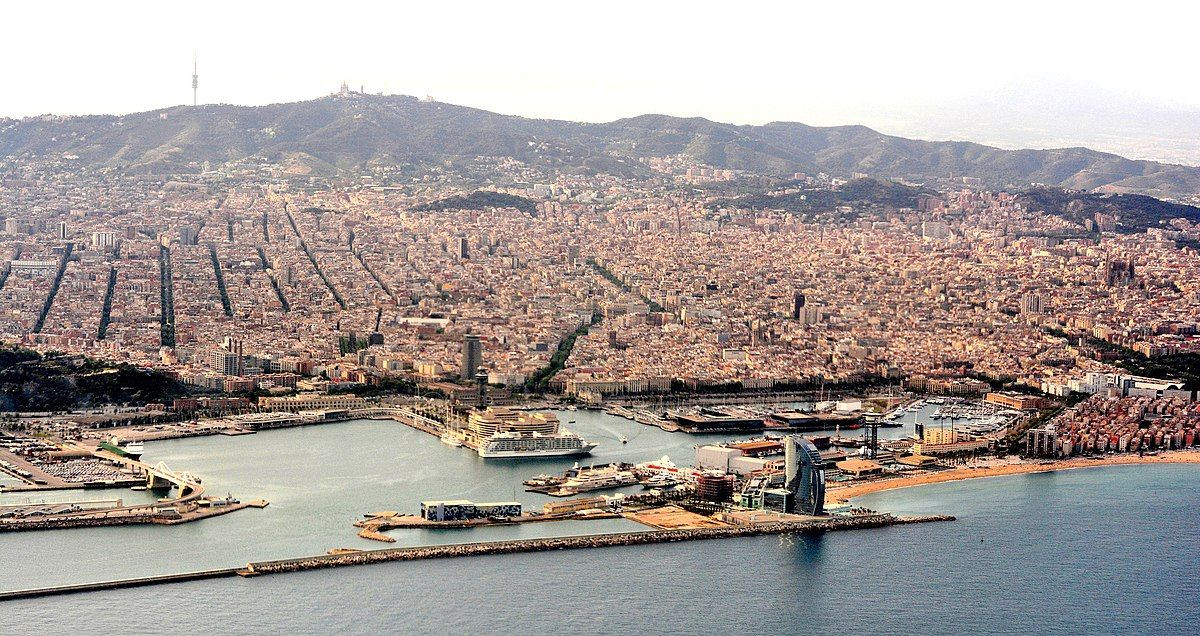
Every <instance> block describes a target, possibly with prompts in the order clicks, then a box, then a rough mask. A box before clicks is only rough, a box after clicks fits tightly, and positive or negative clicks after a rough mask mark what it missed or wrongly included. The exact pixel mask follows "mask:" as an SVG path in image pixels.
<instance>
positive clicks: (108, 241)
mask: <svg viewBox="0 0 1200 636" xmlns="http://www.w3.org/2000/svg"><path fill="white" fill-rule="evenodd" d="M116 244H117V233H116V232H92V247H113V246H115V245H116Z"/></svg>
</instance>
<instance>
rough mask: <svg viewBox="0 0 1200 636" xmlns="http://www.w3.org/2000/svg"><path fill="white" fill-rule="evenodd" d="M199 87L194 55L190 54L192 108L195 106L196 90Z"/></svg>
mask: <svg viewBox="0 0 1200 636" xmlns="http://www.w3.org/2000/svg"><path fill="white" fill-rule="evenodd" d="M199 87H200V76H199V75H197V74H196V54H195V53H192V106H195V105H196V89H197V88H199Z"/></svg>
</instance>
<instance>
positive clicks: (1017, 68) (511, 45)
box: [0, 0, 1200, 127]
mask: <svg viewBox="0 0 1200 636" xmlns="http://www.w3.org/2000/svg"><path fill="white" fill-rule="evenodd" d="M981 4H983V3H978V2H945V3H938V2H913V1H909V2H886V3H879V5H878V6H874V4H873V3H867V2H822V3H804V2H794V1H793V2H781V3H760V2H750V1H745V0H741V1H726V2H720V3H713V4H705V3H700V2H680V3H667V2H654V1H652V0H641V1H639V2H620V1H611V0H610V1H595V2H579V1H575V2H571V1H559V2H545V3H541V2H481V3H455V2H419V3H407V2H372V3H359V2H351V1H342V2H320V3H305V2H287V3H265V2H254V1H251V0H242V1H240V2H221V1H210V2H189V3H176V2H145V3H138V2H128V3H121V4H119V5H118V4H115V3H100V2H80V3H70V2H19V3H7V4H6V5H5V7H4V8H3V14H0V15H3V16H4V21H3V23H4V24H5V28H4V29H3V33H2V37H0V55H3V59H4V62H3V64H2V65H0V115H7V116H25V115H33V114H41V113H60V114H80V113H122V112H132V111H140V110H149V109H152V108H158V107H163V106H169V105H175V104H182V103H188V102H190V101H191V71H192V69H191V65H192V52H193V50H195V51H198V53H199V60H200V100H201V102H225V103H237V104H263V103H270V102H280V101H293V100H300V99H310V98H313V97H317V96H320V95H323V94H327V93H330V92H332V91H334V90H336V88H337V86H338V84H340V83H341V81H342V80H346V81H347V82H349V83H350V84H351V85H352V86H353V87H355V88H357V87H358V86H359V85H363V86H365V87H366V90H367V91H368V92H378V91H384V92H388V93H405V94H415V95H424V94H425V93H427V92H428V93H430V94H432V95H433V96H434V97H436V98H437V99H439V100H442V101H447V102H454V103H460V104H466V105H471V106H478V107H481V108H486V109H489V110H496V111H500V112H505V113H512V114H521V115H527V116H538V117H557V118H564V119H577V120H589V121H601V120H610V119H615V118H618V117H622V116H628V115H633V114H639V113H645V112H663V113H669V114H675V115H703V116H706V117H709V118H711V119H717V120H721V121H730V122H738V123H761V122H766V121H771V120H795V121H804V122H807V123H813V124H833V123H868V124H872V125H876V126H884V127H886V125H887V123H888V122H889V118H892V117H893V116H897V114H898V113H899V114H900V115H901V116H902V115H903V114H904V113H913V112H918V111H920V110H921V109H923V108H928V107H931V106H933V105H936V104H938V103H939V102H941V101H943V100H970V99H973V98H975V97H976V96H986V95H988V94H989V92H991V91H993V90H995V89H996V87H999V86H1007V87H1012V86H1020V85H1021V83H1022V82H1024V81H1026V80H1027V79H1029V78H1037V79H1038V82H1037V86H1039V87H1041V88H1040V89H1039V90H1051V91H1052V90H1053V86H1054V84H1055V82H1056V81H1059V80H1064V81H1070V82H1072V83H1074V84H1082V85H1087V86H1094V87H1097V88H1099V89H1103V90H1106V91H1112V92H1115V93H1117V94H1120V95H1126V96H1129V97H1131V98H1138V99H1143V100H1150V101H1153V102H1159V103H1167V104H1174V105H1182V106H1185V107H1188V108H1189V109H1195V108H1200V82H1196V81H1195V79H1196V72H1195V64H1196V59H1197V53H1196V45H1195V28H1196V27H1195V25H1196V24H1197V18H1198V17H1200V9H1196V8H1187V9H1181V8H1180V5H1182V4H1184V3H1179V2H1175V3H1165V2H1163V3H1157V2H1147V1H1142V2H1138V3H1128V2H1126V3H1111V4H1106V3H1098V2H1087V3H1059V2H1049V1H1045V0H1043V1H1040V2H1012V1H1008V2H988V3H986V5H987V7H988V8H980V6H979V5H981ZM1046 87H1050V88H1049V89H1047V88H1046Z"/></svg>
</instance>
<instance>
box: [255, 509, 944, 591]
mask: <svg viewBox="0 0 1200 636" xmlns="http://www.w3.org/2000/svg"><path fill="white" fill-rule="evenodd" d="M953 520H954V517H952V516H949V515H930V516H919V517H897V516H895V515H891V514H873V515H860V516H852V517H830V518H828V519H817V520H813V521H798V522H779V523H769V524H756V525H745V526H729V527H722V528H695V529H687V530H651V531H646V532H626V533H614V534H593V535H582V536H574V537H554V538H546V539H516V540H511V541H485V542H480V543H463V544H455V545H437V546H423V547H412V548H384V549H380V550H363V551H361V552H354V553H351V554H335V555H319V556H312V557H305V558H299V559H284V560H280V561H260V562H256V563H249V564H247V565H246V567H245V568H244V569H242V570H239V571H238V574H240V575H242V576H255V575H258V574H279V573H284V572H298V571H301V570H315V569H321V568H332V567H344V566H348V565H366V564H369V563H384V562H387V561H415V560H419V559H440V558H447V557H461V556H480V555H487V554H512V553H517V552H545V551H549V550H572V549H580V548H603V547H611V546H624V545H645V544H650V543H671V542H677V541H700V540H705V539H726V538H732V537H750V536H759V535H765V534H790V533H796V534H800V533H819V532H830V531H836V530H859V529H865V528H882V527H885V526H894V525H902V524H911V523H929V522H934V521H953Z"/></svg>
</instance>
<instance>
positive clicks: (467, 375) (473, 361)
mask: <svg viewBox="0 0 1200 636" xmlns="http://www.w3.org/2000/svg"><path fill="white" fill-rule="evenodd" d="M482 365H483V343H482V342H480V341H479V336H476V335H472V334H467V335H466V336H464V337H463V348H462V368H461V369H460V370H459V375H460V376H461V377H462V379H463V380H467V381H472V380H474V379H475V376H476V374H478V373H479V367H480V366H482Z"/></svg>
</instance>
